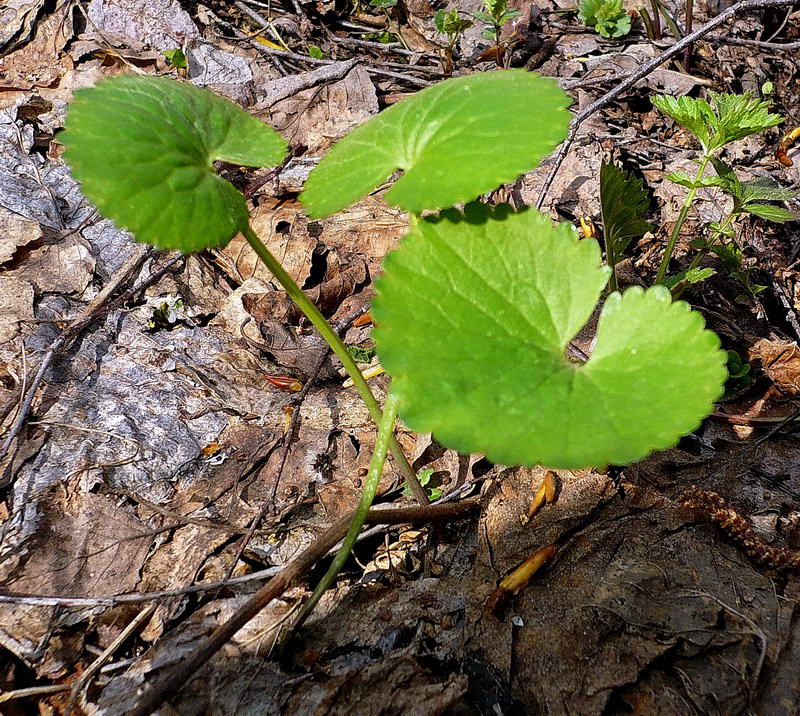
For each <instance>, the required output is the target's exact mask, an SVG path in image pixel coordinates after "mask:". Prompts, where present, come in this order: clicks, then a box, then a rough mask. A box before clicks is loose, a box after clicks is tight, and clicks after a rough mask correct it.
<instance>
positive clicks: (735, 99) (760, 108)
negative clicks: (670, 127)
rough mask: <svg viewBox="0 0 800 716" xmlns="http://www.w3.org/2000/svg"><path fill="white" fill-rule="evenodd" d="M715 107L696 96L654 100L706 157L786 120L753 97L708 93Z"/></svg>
mask: <svg viewBox="0 0 800 716" xmlns="http://www.w3.org/2000/svg"><path fill="white" fill-rule="evenodd" d="M709 95H710V96H711V100H712V103H713V105H714V106H713V109H712V106H711V105H710V104H709V103H708V102H707V101H706V100H704V99H695V98H693V97H669V96H667V95H658V96H656V97H653V100H652V101H653V104H654V105H655V107H656V108H657V109H658V110H659V111H661V112H663V113H664V114H666V115H667V116H668V117H671V118H672V119H674V120H675V121H676V122H677V123H678V124H680V125H681V126H682V127H684V128H686V129H688V130H689V131H690V132H692V133H693V134H694V135H695V136H696V137H697V139H698V140H699V141H700V144H701V145H702V146H703V150H704V152H705V153H706V154H710V153H711V152H714V151H716V150H717V149H720V148H721V147H723V146H725V145H726V144H728V143H730V142H733V141H735V140H737V139H742V138H743V137H747V136H749V135H751V134H755V133H756V132H761V131H763V130H765V129H769V128H770V127H774V126H775V125H777V124H780V123H781V122H782V121H783V118H782V117H781V116H779V115H777V114H771V113H770V112H769V106H770V105H769V102H765V101H763V100H760V99H755V98H753V97H751V96H750V94H748V93H745V94H721V93H717V92H711V91H709Z"/></svg>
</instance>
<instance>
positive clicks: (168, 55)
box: [164, 47, 189, 69]
mask: <svg viewBox="0 0 800 716" xmlns="http://www.w3.org/2000/svg"><path fill="white" fill-rule="evenodd" d="M164 59H165V60H166V61H167V62H168V63H169V64H170V65H172V66H173V67H177V68H178V69H186V68H187V67H188V66H189V65H188V63H187V61H186V55H184V54H183V50H181V48H180V47H178V48H176V49H174V50H164Z"/></svg>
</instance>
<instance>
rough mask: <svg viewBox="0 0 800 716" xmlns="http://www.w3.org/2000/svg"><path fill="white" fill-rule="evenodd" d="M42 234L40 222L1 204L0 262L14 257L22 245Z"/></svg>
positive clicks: (38, 237)
mask: <svg viewBox="0 0 800 716" xmlns="http://www.w3.org/2000/svg"><path fill="white" fill-rule="evenodd" d="M41 236H42V231H41V229H40V228H39V224H37V223H36V222H35V221H31V220H30V219H26V218H24V217H22V216H20V215H19V214H15V213H14V212H11V211H9V210H8V209H5V208H3V207H2V206H0V264H3V263H5V262H6V261H8V260H9V259H11V258H13V256H14V254H15V252H16V250H17V249H18V248H19V247H20V246H25V245H26V244H29V243H30V242H31V241H36V240H37V239H40V238H41Z"/></svg>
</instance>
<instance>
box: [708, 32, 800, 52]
mask: <svg viewBox="0 0 800 716" xmlns="http://www.w3.org/2000/svg"><path fill="white" fill-rule="evenodd" d="M706 40H707V41H708V42H718V43H722V44H725V45H741V46H743V47H758V48H760V49H762V50H775V51H776V52H784V51H786V50H800V42H763V41H762V40H748V39H745V38H740V37H725V36H723V35H711V36H710V37H707V38H706Z"/></svg>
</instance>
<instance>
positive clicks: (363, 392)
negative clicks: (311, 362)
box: [242, 225, 429, 505]
mask: <svg viewBox="0 0 800 716" xmlns="http://www.w3.org/2000/svg"><path fill="white" fill-rule="evenodd" d="M242 233H244V236H245V238H246V239H247V242H248V243H249V244H250V246H251V247H252V249H253V251H255V252H256V254H257V255H258V258H259V259H261V261H262V263H263V264H264V265H265V266H266V267H267V268H268V269H269V270H270V271H271V272H272V274H273V275H274V276H275V278H276V279H278V282H279V283H280V284H281V286H283V288H284V290H285V291H286V293H287V294H288V295H289V298H291V299H292V300H293V301H294V302H295V304H296V305H297V307H298V308H299V309H300V310H301V311H302V312H303V315H305V317H306V318H308V320H309V321H311V323H312V325H313V326H314V328H316V329H317V330H318V331H319V333H320V335H321V336H322V337H323V339H324V340H325V342H326V343H327V344H328V345H329V346H330V347H331V350H332V351H333V352H334V353H335V354H336V357H337V358H338V359H339V360H340V361H341V362H342V365H343V366H344V369H345V370H346V371H347V374H348V375H349V376H350V378H351V380H352V381H353V385H354V386H355V388H356V390H357V391H358V394H359V395H360V396H361V399H362V400H363V401H364V404H365V405H366V406H367V410H369V414H370V415H371V416H372V419H373V420H374V421H375V424H376V425H377V424H378V423H380V421H381V407H380V405H378V401H377V400H375V396H374V395H373V394H372V391H371V390H370V387H369V385H368V384H367V381H366V380H365V379H364V376H363V375H362V374H361V371H360V370H359V369H358V366H357V365H356V362H355V361H354V360H353V357H352V356H351V355H350V352H349V351H348V350H347V346H345V344H344V342H343V341H342V339H341V338H339V336H338V334H337V333H336V331H334V330H333V327H332V326H331V324H330V323H328V321H327V320H326V318H325V316H323V315H322V314H321V313H320V311H319V309H318V308H317V307H316V306H315V305H314V304H313V303H312V301H311V299H309V297H308V296H306V294H305V293H304V292H303V290H302V289H301V288H300V287H299V286H298V285H297V283H296V282H295V281H294V279H293V278H292V277H291V276H290V275H289V274H288V273H286V270H285V269H284V268H283V266H281V264H280V262H279V261H278V260H277V259H276V258H275V257H274V256H273V255H272V252H271V251H270V250H269V249H268V248H267V247H266V246H265V245H264V243H263V242H262V241H261V239H259V238H258V236H257V235H256V233H255V232H254V231H253V228H252V227H251V226H249V225H248V226H247V228H246V229H244V230H243V232H242ZM390 447H391V451H392V457H393V458H394V459H395V460H396V461H397V464H398V466H399V467H400V470H401V471H402V473H403V475H404V476H405V478H406V481H407V482H408V486H409V487H410V488H411V492H412V493H413V495H414V497H415V499H416V500H417V501H418V502H419V503H420V504H423V505H426V504H428V502H429V500H428V496H427V494H426V492H425V490H424V489H423V487H422V485H420V484H419V480H417V475H416V473H415V472H414V469H413V468H412V467H411V465H410V464H409V462H408V460H407V459H406V456H405V455H404V454H403V450H402V448H401V447H400V445H399V444H398V442H397V440H396V439H395V437H394V435H392V436H391V442H390Z"/></svg>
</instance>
